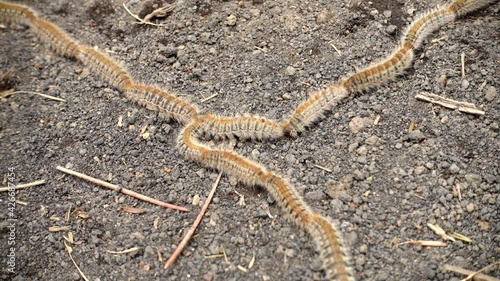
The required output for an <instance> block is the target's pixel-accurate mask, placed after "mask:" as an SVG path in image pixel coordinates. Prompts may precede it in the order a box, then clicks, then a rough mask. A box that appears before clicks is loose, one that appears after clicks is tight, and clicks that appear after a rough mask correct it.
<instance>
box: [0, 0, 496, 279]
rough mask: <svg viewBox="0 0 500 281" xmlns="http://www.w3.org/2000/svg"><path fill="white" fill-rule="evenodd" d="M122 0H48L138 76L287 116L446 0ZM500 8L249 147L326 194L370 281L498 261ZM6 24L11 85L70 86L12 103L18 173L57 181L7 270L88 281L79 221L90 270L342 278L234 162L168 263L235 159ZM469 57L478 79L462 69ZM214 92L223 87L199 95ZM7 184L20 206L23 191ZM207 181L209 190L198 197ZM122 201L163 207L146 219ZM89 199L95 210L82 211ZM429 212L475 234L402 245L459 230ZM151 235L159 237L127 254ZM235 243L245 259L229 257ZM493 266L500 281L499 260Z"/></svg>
mask: <svg viewBox="0 0 500 281" xmlns="http://www.w3.org/2000/svg"><path fill="white" fill-rule="evenodd" d="M122 2H124V1H83V2H82V1H62V0H58V1H36V2H34V3H31V2H30V4H29V5H32V6H33V8H35V9H36V10H37V11H39V15H43V16H44V17H45V18H47V19H49V20H50V21H52V22H54V23H56V24H57V25H58V26H60V27H61V28H63V29H64V30H66V31H67V32H68V33H69V34H71V35H72V36H73V37H75V38H77V39H78V40H79V41H80V42H83V43H85V44H88V45H91V46H94V45H96V46H98V47H99V49H100V50H101V51H104V52H107V53H109V54H110V55H111V56H112V57H113V58H114V59H115V60H116V61H118V62H119V63H120V64H122V65H124V66H126V68H127V69H128V70H129V72H130V73H131V74H132V75H133V76H134V77H135V78H136V80H138V81H141V82H144V83H149V84H154V85H158V86H160V87H163V88H165V89H168V90H170V91H172V92H174V93H176V94H178V95H180V96H182V97H184V98H186V99H188V100H190V101H193V102H196V103H197V104H198V106H199V108H200V109H201V110H202V111H203V112H215V113H218V114H224V115H237V114H240V113H251V114H258V115H262V116H266V117H270V118H274V119H277V120H281V119H282V118H283V117H284V116H288V115H289V114H290V111H291V110H292V109H293V108H294V107H295V106H297V105H298V104H299V103H300V102H301V101H302V100H304V99H306V98H307V97H308V95H309V93H311V92H312V91H314V90H316V89H319V88H321V87H323V86H325V85H328V84H329V83H332V82H334V81H337V80H338V79H341V78H342V77H344V76H345V75H346V74H347V73H352V72H353V71H355V69H356V68H360V67H362V66H363V65H367V64H370V63H371V62H372V61H374V60H376V59H379V58H382V57H383V56H384V55H386V54H388V53H389V52H390V50H391V49H393V48H394V46H396V45H397V44H398V40H399V38H398V34H401V32H403V30H404V28H405V27H406V26H407V24H408V21H409V20H410V19H411V18H413V17H414V16H416V15H417V14H419V12H420V11H423V10H425V9H427V8H430V7H435V6H436V5H438V4H442V3H444V2H442V1H372V2H364V1H361V2H360V1H351V2H350V3H349V2H345V1H334V2H332V3H330V2H328V3H327V2H315V3H310V2H304V1H292V0H287V1H278V2H276V1H241V2H231V1H180V2H177V5H178V7H177V8H176V9H175V10H174V11H173V12H172V13H171V14H170V15H169V16H167V17H166V18H165V19H158V20H159V21H160V22H162V23H164V24H165V25H164V26H162V27H155V26H146V25H137V24H134V23H132V22H133V19H132V18H131V17H130V15H128V14H127V13H126V12H125V11H124V10H123V8H122V6H121V4H122ZM160 2H161V1H144V2H143V1H131V2H130V3H129V4H128V6H129V8H130V9H131V10H132V11H133V12H134V13H138V14H141V15H142V16H144V15H146V14H147V13H149V12H151V11H152V10H153V9H154V7H153V6H154V5H155V4H158V3H160ZM355 2H356V3H355ZM358 2H359V3H358ZM499 8H500V7H499V5H498V4H496V5H493V6H491V7H489V8H487V9H484V10H482V11H479V12H477V13H475V14H473V15H470V16H467V17H465V18H463V19H460V20H459V21H458V22H456V23H453V24H449V25H446V26H445V27H443V28H441V29H440V30H439V31H437V32H435V33H433V34H431V35H430V36H429V38H428V39H427V40H425V42H424V44H423V47H422V50H420V51H418V52H417V54H416V57H415V63H414V66H413V67H412V68H411V69H410V70H408V71H406V73H405V74H403V75H402V76H401V77H400V78H398V79H395V80H394V81H392V82H390V83H388V84H386V85H384V86H381V87H379V88H378V89H375V90H371V91H368V92H366V93H363V94H359V95H356V96H355V97H353V98H349V99H347V100H346V101H344V102H342V103H341V104H339V105H338V106H337V107H336V108H335V109H334V110H333V111H332V112H331V113H329V114H327V116H326V118H325V119H324V120H322V121H320V122H318V123H317V124H316V125H315V126H313V127H312V128H310V130H308V131H307V132H305V133H304V134H302V135H301V136H299V137H298V138H285V139H281V140H277V141H272V142H265V143H259V142H247V143H239V144H238V146H237V147H236V148H235V150H236V151H238V152H239V153H241V154H243V155H246V156H249V157H251V158H253V159H254V160H256V161H258V162H260V163H262V164H263V165H265V166H266V167H267V168H269V169H271V170H273V171H276V172H277V173H279V174H281V175H286V177H287V178H288V180H289V181H290V182H292V183H293V184H294V185H295V186H296V187H297V189H298V190H299V193H300V194H302V195H303V196H304V197H305V198H306V200H307V202H308V203H309V204H310V205H311V208H312V209H314V210H316V211H318V212H321V213H322V214H325V215H327V216H329V217H330V218H332V220H333V221H334V222H335V223H336V224H337V225H338V226H339V229H340V230H341V231H342V233H343V234H344V235H343V236H344V239H345V241H346V244H348V245H349V248H350V253H351V255H352V259H353V265H354V267H355V271H356V274H357V278H358V279H359V280H460V279H461V278H464V277H463V276H459V275H456V274H454V273H450V272H444V271H443V270H442V269H441V268H442V266H443V265H444V264H446V263H449V264H453V265H457V266H461V267H464V268H466V269H469V270H478V269H480V268H483V267H484V266H486V265H489V264H491V263H493V262H494V261H496V258H497V257H498V256H499V254H500V253H499V252H498V247H497V246H496V245H498V244H499V243H500V241H499V240H498V239H499V238H498V235H497V234H498V232H499V228H498V227H499V225H500V214H499V210H500V205H499V202H500V195H499V194H500V169H499V161H498V155H500V142H499V133H500V131H499V125H498V124H499V123H500V114H499V112H500V102H499V98H498V94H497V88H498V87H499V85H498V81H499V79H498V78H499V76H498V73H500V70H499V66H498V63H497V62H498V60H499V58H498V42H497V40H495V38H498V36H499V31H498V26H499V25H500V22H499V19H500V17H499ZM0 33H1V36H2V40H0V65H1V69H2V71H5V70H6V69H9V68H11V67H12V68H13V71H14V72H13V76H12V79H11V80H12V82H11V85H12V87H13V88H14V89H16V90H29V91H36V92H41V93H46V94H51V95H54V96H58V97H62V98H64V99H65V100H66V102H56V101H52V100H48V99H45V98H42V97H40V96H35V95H27V94H14V95H12V96H10V97H8V98H5V99H1V100H0V112H1V114H0V138H1V140H0V151H1V153H0V169H1V170H2V171H4V172H3V175H5V174H6V173H7V169H8V168H9V167H14V168H15V171H16V178H15V182H16V183H27V182H31V181H34V180H38V179H45V180H46V181H47V182H46V184H44V185H41V186H37V187H31V188H28V189H24V190H21V191H19V192H18V193H17V195H16V199H18V200H21V201H26V202H28V205H26V206H24V205H20V204H18V205H17V207H16V214H17V217H18V221H17V229H18V231H17V232H16V235H17V236H16V239H17V240H16V243H17V244H16V269H17V270H18V272H17V274H16V276H12V275H9V274H8V273H6V272H5V271H2V272H1V273H0V279H2V280H78V278H80V277H79V276H78V274H77V270H76V269H75V267H74V265H73V263H72V261H71V260H70V259H69V256H68V253H67V252H66V251H65V246H64V243H63V242H64V241H66V240H65V239H64V238H63V236H65V237H67V236H68V233H69V232H71V233H72V235H73V237H74V240H75V241H76V242H78V243H77V244H72V245H71V247H72V248H73V252H72V256H73V258H74V259H75V262H76V263H77V264H78V265H79V267H80V268H81V270H82V271H83V272H84V273H85V274H86V275H87V276H88V277H89V278H90V279H91V280H128V279H133V280H155V279H162V280H322V279H323V278H324V276H323V272H322V271H321V261H320V259H319V256H318V253H317V252H316V251H315V248H314V244H313V242H312V240H311V239H310V237H309V236H308V234H307V233H305V232H304V231H302V230H300V229H299V228H298V227H296V226H294V225H293V224H291V223H290V222H289V221H288V220H287V219H286V216H285V215H284V214H283V213H282V211H281V208H280V207H279V206H278V205H277V203H276V202H275V201H274V200H273V199H272V198H271V197H270V196H269V194H268V193H267V192H266V191H265V190H263V189H262V188H259V187H247V186H244V185H241V184H237V183H236V181H235V180H234V179H231V178H228V177H223V179H222V180H221V183H220V185H219V188H218V190H217V192H216V195H215V196H216V197H217V198H216V199H217V200H214V202H213V203H212V204H211V205H210V207H209V209H208V212H207V214H206V215H205V217H204V219H203V221H202V223H201V225H200V227H199V228H198V230H197V231H196V233H195V236H194V237H193V238H192V240H191V241H190V243H189V244H188V246H187V248H186V249H185V250H184V252H183V254H182V255H181V256H180V258H179V259H178V260H177V261H176V263H175V264H174V266H173V267H172V268H171V269H169V270H164V269H163V264H164V262H165V260H166V258H168V256H169V255H170V254H171V253H172V252H173V250H174V248H175V247H176V245H178V244H179V242H180V240H181V239H182V236H183V234H184V233H185V232H186V230H187V229H188V228H189V226H190V225H191V223H192V221H193V220H194V219H195V217H196V215H197V213H198V211H199V209H200V208H201V205H202V202H203V200H204V198H206V197H207V196H208V192H209V188H210V187H211V186H212V184H213V181H214V180H215V177H216V176H217V173H215V171H211V170H207V169H205V168H203V167H201V166H200V165H198V164H196V163H192V162H190V161H187V160H185V159H183V158H182V157H181V156H180V155H179V154H178V152H177V150H176V148H175V144H176V138H177V134H178V132H179V130H180V129H181V127H180V126H179V124H175V123H169V122H168V121H165V120H163V119H162V118H160V117H159V116H158V114H157V113H156V112H152V111H149V110H147V109H145V108H142V107H140V106H137V105H134V104H132V103H130V102H128V101H127V100H126V99H125V98H124V97H123V96H122V95H121V93H119V92H118V91H116V90H114V89H113V88H112V87H111V86H110V85H108V84H107V83H106V82H105V81H102V80H100V79H99V78H98V77H96V76H94V75H93V73H90V72H89V71H88V70H87V69H86V68H85V67H83V66H82V65H81V64H80V63H78V62H77V61H75V60H70V59H66V58H63V57H60V56H58V55H56V54H54V53H53V52H52V51H51V50H50V49H48V48H47V47H46V46H45V45H44V44H42V43H41V42H40V41H39V40H38V39H37V38H36V36H34V35H33V34H32V33H30V32H29V31H28V30H27V29H26V28H24V27H16V26H7V27H6V28H1V29H0ZM332 45H333V46H335V48H337V49H338V50H339V51H340V54H339V53H338V52H337V51H336V50H335V48H333V47H332ZM462 52H463V53H465V55H466V65H465V67H466V78H465V79H462V77H461V74H460V71H458V72H457V70H460V54H461V53H462ZM421 91H428V92H433V93H435V94H439V95H442V96H446V97H448V98H452V99H455V100H463V101H468V102H472V103H475V104H476V105H480V106H481V107H482V109H483V110H485V112H486V115H485V116H483V117H474V116H470V115H465V114H462V113H459V112H457V111H451V110H448V109H444V108H441V107H438V106H431V105H430V104H427V103H423V102H420V101H417V100H415V99H414V96H415V95H416V94H417V93H419V92H421ZM214 93H217V94H218V96H217V97H216V98H214V99H212V100H210V101H208V102H206V103H200V102H199V101H200V100H201V99H203V98H204V97H208V96H209V95H211V94H214ZM376 119H378V120H379V121H378V123H377V124H375V120H376ZM119 120H122V122H121V125H119ZM410 122H414V124H415V129H414V130H413V131H411V132H409V131H408V128H409V124H410ZM146 125H147V126H148V132H149V134H150V135H149V137H148V138H146V139H145V138H144V137H143V136H141V129H142V128H144V127H145V126H146ZM57 165H61V166H66V167H70V168H71V169H74V170H76V171H79V172H82V173H85V174H88V175H91V176H94V177H98V178H101V179H104V180H110V181H111V182H113V183H118V184H120V185H123V186H125V187H128V188H130V189H133V190H134V191H137V192H140V193H143V194H146V195H149V196H152V197H155V198H157V199H159V200H163V201H168V202H171V203H175V204H178V205H182V206H186V207H188V208H189V209H190V211H189V212H177V211H172V210H168V209H164V208H160V207H156V206H153V205H150V204H148V203H145V202H142V201H138V200H136V199H132V198H129V197H127V196H125V195H121V194H117V193H114V192H112V191H109V190H105V189H103V188H100V187H96V186H95V185H93V184H91V183H88V182H85V181H83V180H80V179H76V178H74V177H71V176H68V175H63V174H62V173H60V172H59V171H57V170H56V169H55V167H56V166H57ZM315 165H320V166H323V167H328V168H329V169H331V170H332V172H327V171H324V170H321V169H318V168H316V167H315ZM2 178H3V177H2ZM235 190H236V191H238V193H240V194H242V195H243V196H244V198H245V204H244V205H241V204H238V202H239V199H240V196H239V195H237V194H236V193H235ZM0 196H2V197H1V199H2V200H3V202H6V199H7V197H6V196H7V195H6V194H5V193H2V194H0ZM195 196H198V197H199V198H200V199H201V200H200V202H198V204H197V205H196V206H193V198H195ZM3 206H4V205H3ZM123 206H131V207H136V208H143V209H146V210H147V212H146V213H143V214H130V213H126V212H124V211H123V210H122V207H123ZM68 210H70V212H69V213H70V216H69V219H67V220H66V218H65V216H66V214H67V213H68ZM77 210H81V211H84V212H85V213H86V214H87V216H88V218H86V219H85V218H82V217H79V216H77V215H75V214H76V212H75V211H77ZM6 220H7V216H6V214H5V212H0V221H1V222H2V224H0V226H2V228H1V233H2V234H6V233H8V230H6V228H5V227H6V226H5V221H6ZM155 221H158V225H157V227H155V223H154V222H155ZM427 223H433V224H436V225H439V226H441V227H443V228H444V229H445V230H446V231H448V232H458V233H460V234H462V235H465V236H467V237H470V238H471V239H472V240H473V242H472V243H467V242H462V241H457V242H449V241H448V242H447V246H446V247H435V248H425V247H422V246H418V245H411V244H404V245H399V243H401V242H405V241H409V240H440V238H439V237H438V236H437V235H435V234H434V233H433V232H432V231H431V230H430V229H429V228H428V227H427ZM51 226H68V227H69V231H61V232H50V231H48V229H49V227H51ZM4 236H5V235H2V237H4ZM2 241H5V242H2V243H1V244H0V245H1V247H0V250H1V252H2V253H7V250H8V245H7V243H6V241H7V240H6V239H2ZM132 247H139V248H140V249H139V250H138V251H136V252H132V253H128V254H121V255H114V254H111V253H109V252H108V251H122V250H127V249H130V248H132ZM222 249H224V250H222ZM223 251H224V252H225V253H226V256H227V259H228V261H227V263H226V261H225V259H224V257H221V256H219V255H218V254H221V253H222V252H223ZM211 255H216V256H211ZM159 256H161V258H162V261H159ZM5 257H6V255H5V254H2V262H3V264H6V260H5ZM253 257H255V260H254V264H253V267H252V268H249V264H250V261H251V260H252V259H253ZM238 266H241V267H244V268H246V269H247V272H244V271H242V270H240V269H238ZM488 274H490V275H492V276H495V277H497V278H500V275H499V272H498V271H496V272H494V271H491V272H488Z"/></svg>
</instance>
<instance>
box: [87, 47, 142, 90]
mask: <svg viewBox="0 0 500 281" xmlns="http://www.w3.org/2000/svg"><path fill="white" fill-rule="evenodd" d="M79 50H80V52H79V54H78V59H79V60H80V61H81V62H82V63H83V64H84V65H86V66H87V67H89V68H90V69H92V70H93V71H95V72H96V73H97V74H99V75H100V76H101V77H102V78H103V79H104V80H106V81H107V82H108V83H110V84H111V85H112V86H114V87H116V88H117V89H119V90H122V91H126V90H127V89H128V88H129V87H130V86H131V85H132V84H133V82H132V77H130V75H129V74H128V73H127V71H126V70H125V69H124V68H122V67H121V66H119V65H118V64H117V63H116V62H114V61H113V60H112V59H111V58H110V57H108V56H107V55H105V54H103V53H101V52H99V51H98V50H96V49H94V48H92V47H90V46H85V45H82V46H80V47H79Z"/></svg>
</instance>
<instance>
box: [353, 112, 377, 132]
mask: <svg viewBox="0 0 500 281" xmlns="http://www.w3.org/2000/svg"><path fill="white" fill-rule="evenodd" d="M372 123H373V120H371V119H370V118H368V117H364V118H363V117H360V116H356V117H354V118H352V119H351V122H349V129H351V132H353V133H358V132H359V131H361V130H362V129H363V128H365V127H368V126H370V125H371V124H372Z"/></svg>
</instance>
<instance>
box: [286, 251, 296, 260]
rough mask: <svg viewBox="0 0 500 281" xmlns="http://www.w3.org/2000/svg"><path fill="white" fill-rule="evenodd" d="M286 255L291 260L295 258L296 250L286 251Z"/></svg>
mask: <svg viewBox="0 0 500 281" xmlns="http://www.w3.org/2000/svg"><path fill="white" fill-rule="evenodd" d="M285 255H286V256H287V257H289V258H293V257H294V256H295V250H294V249H286V250H285Z"/></svg>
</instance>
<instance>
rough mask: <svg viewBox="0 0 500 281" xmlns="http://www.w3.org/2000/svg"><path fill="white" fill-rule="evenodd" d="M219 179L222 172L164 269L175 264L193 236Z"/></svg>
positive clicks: (220, 174)
mask: <svg viewBox="0 0 500 281" xmlns="http://www.w3.org/2000/svg"><path fill="white" fill-rule="evenodd" d="M221 177H222V172H220V173H219V176H218V177H217V179H216V180H215V183H214V185H213V186H212V190H210V193H209V194H208V197H207V200H205V203H204V204H203V207H202V208H201V210H200V213H199V214H198V216H197V217H196V220H195V221H194V222H193V225H191V227H190V228H189V230H188V232H187V233H186V235H185V236H184V238H183V239H182V241H181V243H180V244H179V246H177V249H175V251H174V253H173V254H172V255H171V256H170V258H168V260H167V262H166V263H165V266H164V267H163V268H164V269H167V268H169V267H170V266H171V265H172V264H173V263H174V262H175V260H176V259H177V257H179V255H180V254H181V252H182V250H183V249H184V247H186V245H187V243H188V242H189V239H191V236H193V234H194V231H195V230H196V228H197V227H198V225H199V224H200V222H201V219H202V218H203V215H204V214H205V212H206V211H207V208H208V205H209V204H210V201H212V197H213V196H214V193H215V190H217V186H218V185H219V181H220V178H221Z"/></svg>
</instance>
